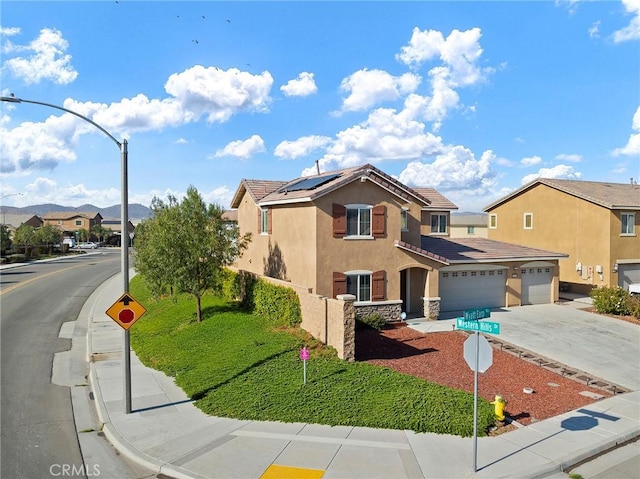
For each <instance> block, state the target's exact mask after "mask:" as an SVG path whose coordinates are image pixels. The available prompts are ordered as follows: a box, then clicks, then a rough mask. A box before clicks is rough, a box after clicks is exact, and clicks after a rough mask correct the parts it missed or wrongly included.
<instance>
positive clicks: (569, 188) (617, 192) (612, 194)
mask: <svg viewBox="0 0 640 479" xmlns="http://www.w3.org/2000/svg"><path fill="white" fill-rule="evenodd" d="M538 185H545V186H547V187H549V188H553V189H555V190H558V191H561V192H563V193H566V194H568V195H571V196H575V197H576V198H580V199H582V200H584V201H588V202H590V203H594V204H596V205H599V206H602V207H604V208H607V209H610V210H620V209H632V210H637V209H640V186H638V185H637V184H631V183H605V182H599V181H579V180H559V179H552V178H538V179H536V180H534V181H532V182H531V183H527V184H526V185H524V186H522V187H520V188H518V189H516V190H514V191H512V192H511V193H509V194H508V195H506V196H504V197H502V198H500V199H499V200H497V201H495V202H494V203H491V204H490V205H488V206H486V207H485V208H484V209H483V211H490V210H492V209H493V208H495V207H497V206H499V205H501V204H503V203H506V202H507V201H509V200H510V199H511V198H514V197H515V196H517V195H520V194H522V193H524V192H526V191H528V190H531V189H532V188H535V187H536V186H538Z"/></svg>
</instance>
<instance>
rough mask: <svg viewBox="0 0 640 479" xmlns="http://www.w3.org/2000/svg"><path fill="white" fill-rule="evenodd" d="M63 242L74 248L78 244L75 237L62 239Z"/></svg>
mask: <svg viewBox="0 0 640 479" xmlns="http://www.w3.org/2000/svg"><path fill="white" fill-rule="evenodd" d="M62 243H63V244H67V245H69V248H73V247H75V245H76V240H75V238H65V239H63V240H62Z"/></svg>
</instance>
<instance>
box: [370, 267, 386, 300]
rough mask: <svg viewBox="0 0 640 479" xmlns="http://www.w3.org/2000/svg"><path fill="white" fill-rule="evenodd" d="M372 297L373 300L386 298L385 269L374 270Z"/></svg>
mask: <svg viewBox="0 0 640 479" xmlns="http://www.w3.org/2000/svg"><path fill="white" fill-rule="evenodd" d="M371 283H372V285H371V299H372V300H373V301H384V299H385V273H384V271H374V272H373V274H372V275H371Z"/></svg>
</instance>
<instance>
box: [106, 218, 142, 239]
mask: <svg viewBox="0 0 640 479" xmlns="http://www.w3.org/2000/svg"><path fill="white" fill-rule="evenodd" d="M102 227H103V228H105V229H108V230H111V231H112V232H113V233H114V234H117V235H120V233H121V232H122V222H121V221H120V218H104V219H103V220H102ZM135 230H136V227H135V226H134V225H133V223H132V222H131V221H128V222H127V232H128V234H129V235H131V234H133V233H134V232H135Z"/></svg>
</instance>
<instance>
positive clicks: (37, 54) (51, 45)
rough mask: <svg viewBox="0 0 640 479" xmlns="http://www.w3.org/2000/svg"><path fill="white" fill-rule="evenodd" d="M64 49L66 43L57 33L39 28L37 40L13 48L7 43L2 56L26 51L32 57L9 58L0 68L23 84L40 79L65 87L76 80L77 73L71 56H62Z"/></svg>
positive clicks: (67, 43) (54, 30)
mask: <svg viewBox="0 0 640 479" xmlns="http://www.w3.org/2000/svg"><path fill="white" fill-rule="evenodd" d="M12 31H13V30H12ZM14 32H15V31H14ZM14 34H15V33H14ZM67 48H69V42H67V41H66V40H65V39H64V38H63V37H62V33H61V32H60V31H59V30H56V29H49V28H43V29H42V30H40V35H39V36H38V38H36V39H35V40H33V41H32V42H30V43H29V44H28V45H27V46H16V45H12V44H10V43H7V44H6V45H4V47H3V50H4V52H5V53H9V52H15V51H28V52H33V54H32V55H29V56H26V57H14V58H10V59H8V60H6V61H5V62H4V65H3V69H6V70H8V71H9V72H10V73H11V74H12V75H13V76H15V77H16V78H20V79H21V80H22V81H24V82H25V83H26V84H27V85H30V84H33V83H40V81H42V80H50V81H53V82H54V83H57V84H61V85H66V84H68V83H71V82H73V81H74V80H75V79H76V78H77V77H78V72H77V71H76V70H75V69H74V68H73V65H71V55H69V54H67V53H65V52H66V50H67Z"/></svg>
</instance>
